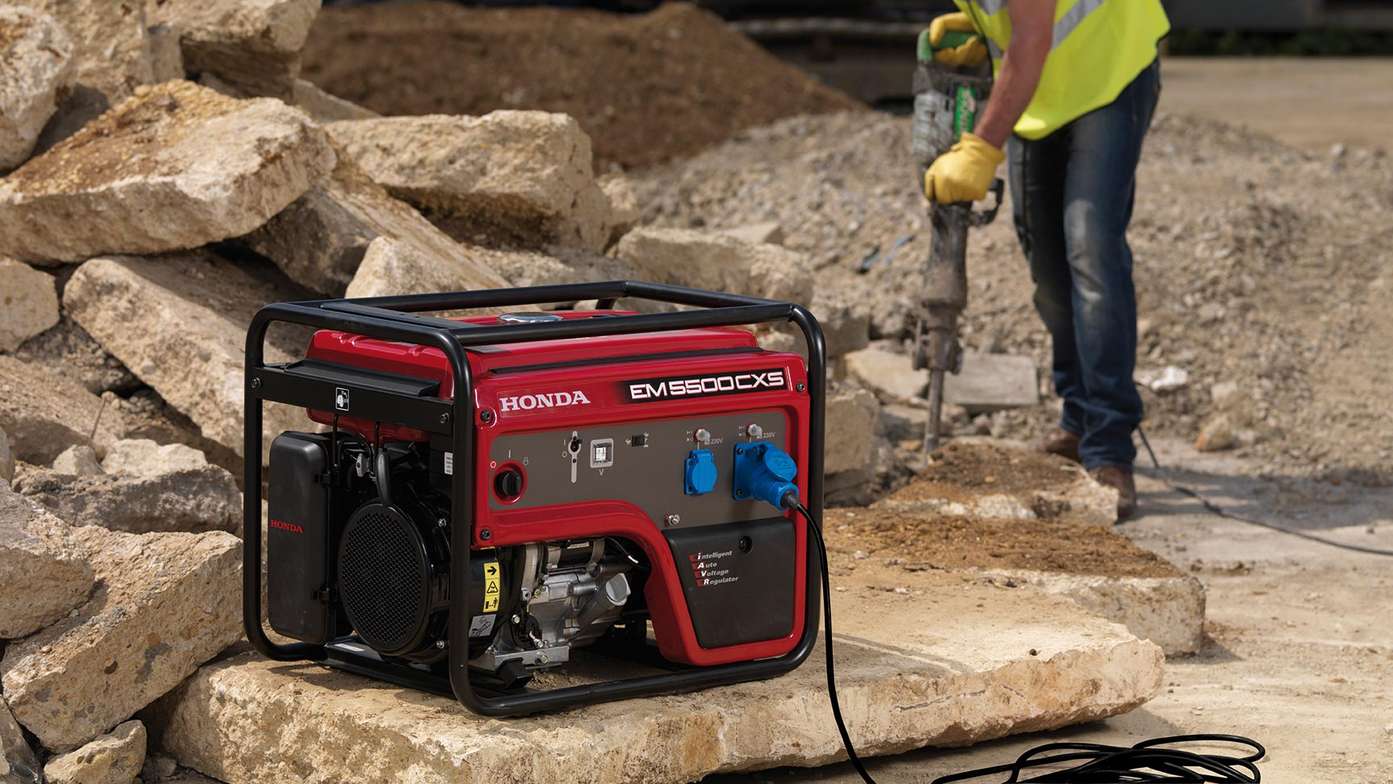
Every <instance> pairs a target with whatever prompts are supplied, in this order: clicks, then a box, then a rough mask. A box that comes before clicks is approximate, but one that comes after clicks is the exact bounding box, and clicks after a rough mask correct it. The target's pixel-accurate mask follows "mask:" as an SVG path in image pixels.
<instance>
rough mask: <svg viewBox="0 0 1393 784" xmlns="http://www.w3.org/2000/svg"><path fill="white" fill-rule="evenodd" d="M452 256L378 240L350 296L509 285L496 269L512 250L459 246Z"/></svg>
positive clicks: (355, 278) (365, 258) (405, 243)
mask: <svg viewBox="0 0 1393 784" xmlns="http://www.w3.org/2000/svg"><path fill="white" fill-rule="evenodd" d="M456 247H457V251H458V252H456V253H454V254H451V255H448V256H437V255H434V254H429V253H426V252H423V249H422V247H421V246H420V245H418V244H416V243H412V242H408V241H406V240H399V239H393V238H390V237H378V238H377V239H375V240H373V241H372V243H371V244H369V245H368V249H367V252H366V253H365V254H363V263H362V264H361V265H359V267H358V272H357V274H355V275H354V276H353V282H352V283H349V284H348V291H347V292H346V293H345V296H348V297H380V296H386V295H388V294H427V293H432V292H440V291H470V290H473V289H487V288H499V287H505V286H507V285H508V283H507V281H505V280H504V279H503V278H502V277H501V276H499V275H498V273H496V272H494V271H493V270H494V269H495V268H496V267H499V266H503V265H502V264H501V263H500V260H501V259H503V258H506V257H508V256H511V255H514V253H513V252H511V251H498V250H490V249H488V248H480V247H477V246H464V245H457V246H456Z"/></svg>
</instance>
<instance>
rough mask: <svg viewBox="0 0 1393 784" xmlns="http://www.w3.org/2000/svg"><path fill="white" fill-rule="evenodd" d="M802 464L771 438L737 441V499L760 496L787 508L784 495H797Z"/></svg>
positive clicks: (772, 504)
mask: <svg viewBox="0 0 1393 784" xmlns="http://www.w3.org/2000/svg"><path fill="white" fill-rule="evenodd" d="M797 476H798V464H797V463H795V462H793V458H791V457H789V456H788V453H787V452H785V451H784V450H782V449H780V448H778V447H777V446H774V445H773V444H771V443H769V442H768V441H760V442H758V443H754V444H736V445H735V477H734V482H733V489H732V491H731V493H732V495H734V497H735V500H737V501H748V500H750V499H758V500H760V501H764V502H765V503H767V504H769V505H770V506H772V507H774V508H775V509H783V508H784V504H783V501H784V496H786V495H788V494H789V493H790V492H792V493H794V494H795V495H797V493H798V485H796V484H794V483H793V480H794V478H795V477H797Z"/></svg>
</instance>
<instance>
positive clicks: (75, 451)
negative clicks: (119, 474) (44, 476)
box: [50, 444, 102, 476]
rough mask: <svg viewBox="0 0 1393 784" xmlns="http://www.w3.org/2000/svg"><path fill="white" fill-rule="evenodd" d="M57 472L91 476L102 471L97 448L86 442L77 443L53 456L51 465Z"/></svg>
mask: <svg viewBox="0 0 1393 784" xmlns="http://www.w3.org/2000/svg"><path fill="white" fill-rule="evenodd" d="M50 468H52V469H53V471H54V472H55V473H58V474H66V475H68V476H91V475H95V474H100V473H102V464H101V461H99V460H98V459H97V450H95V449H93V448H92V447H90V446H87V445H86V444H77V445H75V446H70V447H68V448H67V449H64V450H63V454H61V455H59V456H57V457H55V458H53V465H52V466H50Z"/></svg>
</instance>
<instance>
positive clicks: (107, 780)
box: [44, 721, 145, 784]
mask: <svg viewBox="0 0 1393 784" xmlns="http://www.w3.org/2000/svg"><path fill="white" fill-rule="evenodd" d="M143 764H145V725H144V724H141V723H140V722H139V721H128V722H126V723H124V724H118V725H117V726H116V729H114V730H112V731H111V732H110V733H108V734H106V735H103V736H101V737H100V738H97V739H96V740H94V741H92V742H91V743H88V744H87V745H85V746H83V747H82V748H80V749H78V750H77V751H70V752H68V753H67V754H59V755H57V756H55V757H54V758H53V759H50V760H49V761H48V764H47V765H44V776H45V777H47V778H48V781H49V784H132V782H134V781H135V780H136V777H138V776H139V775H140V767H141V766H142V765H143Z"/></svg>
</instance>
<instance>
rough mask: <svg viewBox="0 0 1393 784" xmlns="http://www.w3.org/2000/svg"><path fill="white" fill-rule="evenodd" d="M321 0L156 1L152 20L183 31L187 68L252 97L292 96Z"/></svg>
mask: <svg viewBox="0 0 1393 784" xmlns="http://www.w3.org/2000/svg"><path fill="white" fill-rule="evenodd" d="M319 2H320V0H157V2H155V3H154V5H153V6H152V9H153V10H152V14H151V15H152V21H154V22H156V23H161V24H167V25H169V26H170V27H172V28H173V29H175V30H177V31H178V33H179V42H180V48H181V50H182V52H183V59H184V68H185V70H187V71H188V72H189V73H191V74H202V73H211V74H214V75H216V76H217V77H218V78H219V79H221V80H222V81H224V82H226V83H227V84H230V85H232V86H234V87H236V88H237V89H239V90H241V91H243V92H245V93H247V94H250V95H267V96H272V97H276V98H282V99H285V100H290V99H291V97H292V95H293V94H294V91H295V81H296V77H297V76H299V74H300V49H301V48H302V47H303V46H304V45H305V37H306V36H307V35H308V34H309V31H310V24H311V23H312V22H313V21H314V17H315V14H317V13H318V12H319Z"/></svg>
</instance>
